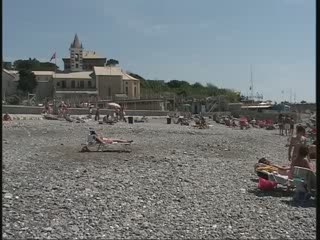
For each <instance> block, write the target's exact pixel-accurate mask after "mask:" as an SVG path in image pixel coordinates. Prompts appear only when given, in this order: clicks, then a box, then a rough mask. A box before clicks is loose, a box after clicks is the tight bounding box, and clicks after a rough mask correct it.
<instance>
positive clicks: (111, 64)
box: [107, 59, 119, 66]
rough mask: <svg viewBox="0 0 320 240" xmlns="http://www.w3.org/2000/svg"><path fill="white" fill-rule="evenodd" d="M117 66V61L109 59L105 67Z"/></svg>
mask: <svg viewBox="0 0 320 240" xmlns="http://www.w3.org/2000/svg"><path fill="white" fill-rule="evenodd" d="M118 64H119V61H118V60H115V59H109V60H108V61H107V66H115V65H118Z"/></svg>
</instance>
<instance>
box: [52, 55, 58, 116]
mask: <svg viewBox="0 0 320 240" xmlns="http://www.w3.org/2000/svg"><path fill="white" fill-rule="evenodd" d="M56 72H57V52H55V53H54V74H53V76H54V77H53V86H54V87H53V89H54V94H53V108H54V110H53V111H54V114H56V113H57V103H56V91H57V89H56V81H55V79H56Z"/></svg>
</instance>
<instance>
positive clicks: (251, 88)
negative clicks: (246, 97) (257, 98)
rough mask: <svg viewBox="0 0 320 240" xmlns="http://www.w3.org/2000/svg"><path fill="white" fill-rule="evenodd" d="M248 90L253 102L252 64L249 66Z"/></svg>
mask: <svg viewBox="0 0 320 240" xmlns="http://www.w3.org/2000/svg"><path fill="white" fill-rule="evenodd" d="M250 90H251V100H254V99H253V98H254V97H253V78H252V64H250Z"/></svg>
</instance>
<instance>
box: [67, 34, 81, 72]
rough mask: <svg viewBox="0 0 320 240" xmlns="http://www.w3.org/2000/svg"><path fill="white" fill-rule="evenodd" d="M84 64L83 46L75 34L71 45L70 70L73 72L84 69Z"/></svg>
mask: <svg viewBox="0 0 320 240" xmlns="http://www.w3.org/2000/svg"><path fill="white" fill-rule="evenodd" d="M82 64H83V48H82V43H81V44H80V41H79V38H78V35H77V34H75V36H74V40H73V42H72V43H71V46H70V70H71V71H72V72H79V71H82V70H83V68H82V66H83V65H82Z"/></svg>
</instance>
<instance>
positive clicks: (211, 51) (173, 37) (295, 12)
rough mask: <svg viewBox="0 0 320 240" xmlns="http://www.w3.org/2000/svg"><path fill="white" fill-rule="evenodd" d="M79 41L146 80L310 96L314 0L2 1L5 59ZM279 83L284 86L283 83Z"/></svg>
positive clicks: (61, 49)
mask: <svg viewBox="0 0 320 240" xmlns="http://www.w3.org/2000/svg"><path fill="white" fill-rule="evenodd" d="M75 33H78V36H79V38H80V41H82V42H83V46H84V48H85V49H88V50H94V51H96V52H98V53H99V54H100V55H103V56H106V57H107V58H114V59H117V60H119V62H120V66H121V67H122V68H123V69H125V70H129V71H132V72H135V73H138V74H140V75H141V76H143V77H145V78H148V79H161V80H162V79H163V80H172V79H178V80H186V81H189V82H191V83H194V82H201V83H203V84H206V83H212V84H215V85H217V86H218V87H225V88H232V89H236V90H239V91H241V92H242V93H243V94H247V93H249V87H250V64H252V68H253V80H254V92H259V93H262V94H263V95H264V99H265V100H266V99H272V100H275V101H281V100H283V99H286V100H290V91H291V92H292V95H291V96H292V100H294V93H296V100H297V101H301V100H306V101H311V102H314V101H315V1H314V0H241V1H240V0H201V1H194V0H193V1H191V0H161V1H152V0H117V1H114V0H113V1H109V0H90V1H88V0H68V1H65V0H55V1H44V0H28V1H21V0H4V1H3V52H4V53H3V56H4V60H5V61H13V60H16V59H21V58H23V59H27V58H29V57H32V58H34V57H35V58H37V59H39V60H42V61H48V60H49V59H50V57H51V55H52V53H53V52H57V57H58V65H59V66H60V68H63V66H62V60H61V58H62V57H64V56H67V55H68V48H69V46H70V43H71V42H72V40H73V38H74V34H75ZM282 90H284V94H283V95H282V94H281V91H282Z"/></svg>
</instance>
